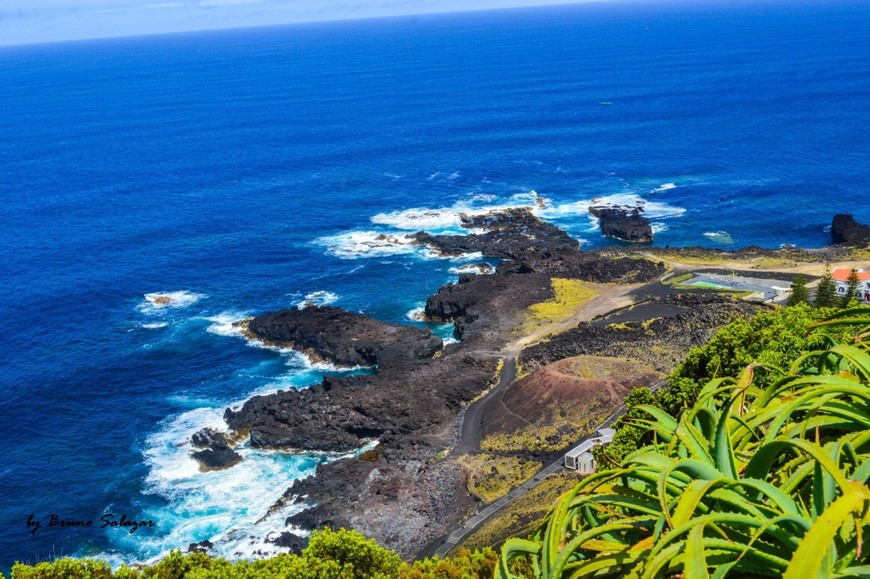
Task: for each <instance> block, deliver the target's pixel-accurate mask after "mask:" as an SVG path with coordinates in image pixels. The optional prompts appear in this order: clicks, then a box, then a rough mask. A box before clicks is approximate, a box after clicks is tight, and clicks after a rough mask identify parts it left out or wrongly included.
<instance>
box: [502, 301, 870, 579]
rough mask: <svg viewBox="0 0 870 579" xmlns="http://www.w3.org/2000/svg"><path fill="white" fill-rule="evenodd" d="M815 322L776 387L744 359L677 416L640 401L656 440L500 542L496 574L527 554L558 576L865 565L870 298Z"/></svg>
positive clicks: (815, 573)
mask: <svg viewBox="0 0 870 579" xmlns="http://www.w3.org/2000/svg"><path fill="white" fill-rule="evenodd" d="M812 329H813V331H815V332H816V333H818V334H819V335H820V336H821V337H822V338H823V340H821V342H819V343H826V344H827V347H825V348H823V349H819V350H815V351H810V352H805V353H803V354H802V355H800V356H799V357H797V359H796V360H795V361H794V362H793V364H792V365H791V367H790V368H787V369H784V370H780V371H779V372H781V377H780V378H779V379H777V380H774V381H773V382H772V383H771V384H770V385H769V386H766V387H763V388H762V387H758V386H755V385H754V383H753V377H754V373H755V370H756V365H754V364H750V365H749V366H747V367H746V369H745V370H744V371H743V373H742V374H741V375H740V376H738V377H736V378H726V379H718V380H714V381H711V382H709V383H708V384H707V385H706V386H705V387H704V388H703V389H702V391H701V392H700V394H699V396H698V399H697V402H696V403H695V404H694V405H693V406H692V407H691V408H689V409H688V410H687V411H686V412H684V413H683V414H682V415H681V416H680V417H679V419H676V418H674V417H672V416H670V415H668V414H667V413H665V412H664V411H662V410H660V409H659V408H656V407H654V406H642V407H641V408H642V409H643V410H644V412H645V414H646V415H647V418H644V419H639V420H638V423H640V424H641V425H642V426H643V427H644V428H646V429H647V430H648V431H649V432H651V433H652V434H653V436H652V439H653V442H652V443H651V444H650V445H649V446H646V447H644V448H641V449H638V450H637V451H636V452H634V453H632V454H630V455H629V456H627V457H626V458H625V459H624V460H623V462H622V464H621V466H620V467H619V468H614V469H611V470H606V471H601V472H598V473H596V474H594V475H592V476H589V477H587V478H585V479H584V480H583V481H581V482H580V483H579V484H578V485H577V486H576V487H575V488H574V489H572V490H571V491H570V492H568V493H566V494H565V495H564V496H563V497H562V498H561V499H560V500H559V502H558V503H557V504H556V506H555V507H554V509H553V511H552V512H551V513H550V515H549V516H548V517H547V519H546V521H545V523H544V524H543V525H542V526H541V527H540V528H539V529H538V531H537V532H536V533H535V534H534V535H533V536H532V537H530V538H529V539H512V540H509V541H508V542H506V543H505V545H504V547H503V548H502V553H501V558H500V562H499V567H498V569H497V572H496V576H497V577H500V578H505V579H507V578H511V577H515V575H514V573H513V571H512V570H513V569H515V568H516V565H515V564H516V563H517V562H519V561H522V562H524V563H525V566H526V567H527V568H531V569H532V570H533V573H534V574H535V575H536V576H539V577H552V578H556V577H572V578H575V577H576V578H579V577H635V578H651V577H677V576H683V577H688V578H693V577H711V578H720V577H726V576H734V577H747V576H750V577H782V576H785V577H788V578H802V579H803V578H808V577H813V578H814V577H866V576H868V574H870V560H868V559H870V557H868V553H867V548H865V547H864V545H863V536H864V533H865V531H866V530H867V524H868V520H867V519H868V510H870V488H868V486H867V483H868V479H870V352H868V349H870V348H868V345H867V344H865V342H864V339H865V338H866V337H867V336H868V335H870V310H868V309H866V308H860V309H855V310H848V311H844V312H842V313H840V314H838V315H837V316H836V317H834V318H830V319H827V320H824V321H822V322H818V323H816V324H814V326H813V328H812ZM822 332H825V333H824V334H822ZM768 370H769V369H768ZM768 375H769V373H768Z"/></svg>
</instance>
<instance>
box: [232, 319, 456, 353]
mask: <svg viewBox="0 0 870 579" xmlns="http://www.w3.org/2000/svg"><path fill="white" fill-rule="evenodd" d="M247 330H248V332H249V334H250V335H251V336H252V337H255V338H257V339H260V340H262V341H264V342H266V343H269V344H281V345H289V346H291V347H293V348H297V349H300V350H303V351H306V352H309V353H311V354H313V355H314V356H315V357H317V358H321V359H324V360H327V361H329V362H332V363H334V364H339V365H342V366H381V367H382V366H384V365H390V364H394V363H401V362H405V361H410V360H420V359H424V358H431V357H432V356H433V355H435V353H436V352H438V351H439V350H440V349H441V347H442V346H443V343H442V342H441V338H439V337H437V336H435V335H433V334H432V332H431V331H429V330H426V329H421V328H415V327H412V326H400V325H395V324H388V323H386V322H381V321H378V320H374V319H372V318H370V317H368V316H365V315H363V314H357V313H354V312H348V311H345V310H342V309H340V308H334V307H329V306H324V307H317V306H309V307H307V308H303V309H292V310H282V311H280V312H273V313H268V314H263V315H261V316H257V317H255V318H253V319H252V320H251V321H250V322H249V323H248V327H247Z"/></svg>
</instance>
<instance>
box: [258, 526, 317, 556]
mask: <svg viewBox="0 0 870 579" xmlns="http://www.w3.org/2000/svg"><path fill="white" fill-rule="evenodd" d="M267 541H268V542H270V543H272V544H274V545H276V546H278V547H284V548H285V549H290V551H289V552H290V554H292V555H301V554H302V550H303V549H304V548H305V547H306V546H307V545H308V539H307V538H305V537H300V536H299V535H297V534H295V533H291V532H290V531H284V532H283V533H281V534H280V535H278V536H277V537H275V538H274V539H271V540H269V539H267Z"/></svg>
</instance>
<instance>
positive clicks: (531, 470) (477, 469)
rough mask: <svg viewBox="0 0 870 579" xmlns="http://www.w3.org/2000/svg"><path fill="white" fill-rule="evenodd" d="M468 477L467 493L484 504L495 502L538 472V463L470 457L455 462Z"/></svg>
mask: <svg viewBox="0 0 870 579" xmlns="http://www.w3.org/2000/svg"><path fill="white" fill-rule="evenodd" d="M459 464H461V465H462V466H463V467H464V468H465V470H466V472H467V473H468V483H467V486H468V491H469V492H470V493H471V494H473V495H474V496H476V497H477V498H479V499H480V500H481V501H483V502H485V503H491V502H493V501H496V500H498V499H500V498H502V497H503V496H505V495H506V494H508V493H509V492H511V491H512V490H513V489H515V488H516V487H518V486H520V485H521V484H523V483H524V482H526V481H527V480H529V479H530V478H532V477H533V476H535V473H537V472H538V471H539V470H541V467H542V466H543V465H542V464H541V463H540V462H536V461H533V460H527V459H525V458H521V457H516V456H493V455H489V454H470V455H465V456H463V457H461V458H460V459H459Z"/></svg>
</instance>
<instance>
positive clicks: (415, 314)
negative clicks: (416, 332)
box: [405, 306, 426, 322]
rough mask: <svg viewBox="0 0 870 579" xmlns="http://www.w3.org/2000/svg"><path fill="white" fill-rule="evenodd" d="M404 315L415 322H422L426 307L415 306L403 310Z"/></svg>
mask: <svg viewBox="0 0 870 579" xmlns="http://www.w3.org/2000/svg"><path fill="white" fill-rule="evenodd" d="M405 317H406V318H408V319H409V320H412V321H415V322H422V321H424V320H425V319H426V308H424V307H423V306H420V307H416V308H414V309H412V310H408V311H407V312H405Z"/></svg>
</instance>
